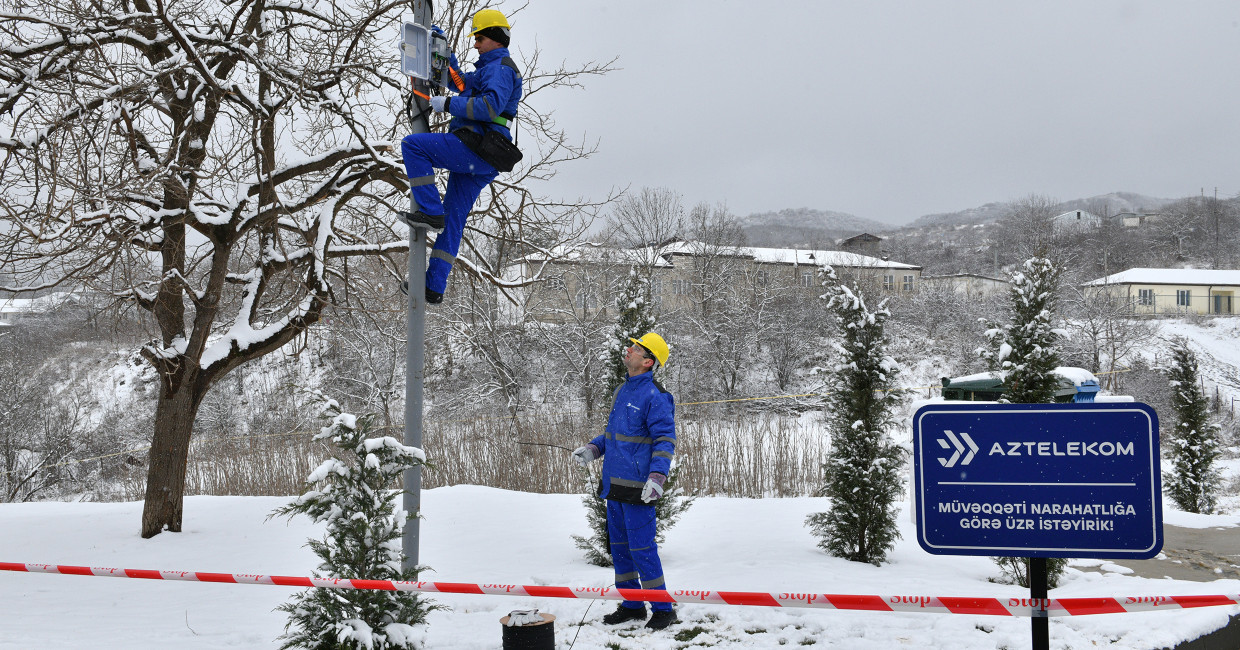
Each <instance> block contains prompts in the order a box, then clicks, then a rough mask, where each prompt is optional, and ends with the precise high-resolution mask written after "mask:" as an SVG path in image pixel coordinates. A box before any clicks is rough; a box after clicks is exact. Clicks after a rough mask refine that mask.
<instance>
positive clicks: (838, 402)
mask: <svg viewBox="0 0 1240 650" xmlns="http://www.w3.org/2000/svg"><path fill="white" fill-rule="evenodd" d="M819 277H820V278H821V280H822V283H823V286H824V287H826V293H825V294H824V295H823V298H825V299H826V301H827V306H828V308H829V309H830V310H831V311H832V312H834V314H835V320H836V323H837V324H838V325H839V329H840V333H841V336H842V341H841V342H840V343H838V344H837V345H836V353H837V358H838V362H837V363H836V365H835V368H834V372H833V373H832V374H831V376H830V379H829V380H828V391H829V397H828V403H827V408H826V417H827V420H828V426H829V428H830V429H831V452H830V454H829V455H828V456H827V462H826V463H825V464H824V465H823V472H824V474H825V476H826V483H825V484H824V485H823V486H822V488H821V489H820V490H819V492H818V494H819V496H826V497H831V509H830V510H828V511H827V512H818V513H814V514H812V515H810V516H809V517H808V518H807V519H806V525H808V526H809V527H810V528H811V530H812V531H813V533H814V535H816V536H817V537H819V538H820V541H819V542H818V546H819V547H821V548H822V549H823V550H825V551H827V552H828V553H830V554H831V555H834V556H836V557H842V558H844V559H847V560H852V561H854V562H869V563H871V564H875V565H877V564H881V563H882V562H883V560H885V559H886V557H887V553H888V551H890V550H891V549H893V548H894V547H895V543H896V540H897V539H899V537H900V533H899V530H898V529H897V527H896V512H897V507H896V504H895V501H896V499H897V498H899V496H900V493H901V490H902V486H903V477H902V475H901V471H900V470H901V468H902V467H903V464H904V462H903V461H904V458H903V457H904V451H903V449H901V448H900V447H899V445H897V444H896V443H895V441H893V440H892V439H891V437H890V436H888V435H887V431H888V430H890V429H893V428H895V427H896V426H897V422H896V407H897V406H898V405H899V402H900V397H899V393H900V391H899V389H898V386H897V384H896V377H897V376H898V375H899V373H900V365H899V364H898V363H897V362H896V361H895V359H893V358H892V357H890V356H888V354H887V346H888V339H887V334H886V332H885V331H884V326H885V325H886V323H887V319H888V317H889V316H890V312H888V311H887V310H886V309H884V308H883V307H884V305H882V304H880V305H879V308H878V309H875V310H871V309H870V308H869V307H867V306H866V304H865V297H864V296H863V295H862V293H861V288H860V286H859V285H858V284H857V283H856V282H854V283H852V285H851V286H849V285H846V284H844V283H842V282H841V281H840V279H839V277H838V276H837V275H836V273H835V270H834V269H832V268H831V267H830V266H825V267H823V268H822V269H820V270H819Z"/></svg>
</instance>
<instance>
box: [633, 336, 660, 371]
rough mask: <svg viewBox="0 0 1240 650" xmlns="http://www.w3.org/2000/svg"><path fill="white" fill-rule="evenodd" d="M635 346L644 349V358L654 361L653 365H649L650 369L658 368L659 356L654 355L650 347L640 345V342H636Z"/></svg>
mask: <svg viewBox="0 0 1240 650" xmlns="http://www.w3.org/2000/svg"><path fill="white" fill-rule="evenodd" d="M637 347H639V348H641V349H643V350H645V351H646V358H647V359H650V360H651V361H653V362H654V365H653V366H650V369H651V370H654V369H655V368H658V367H659V357H656V356H654V351H652V350H651V349H650V348H648V347H646V346H644V345H642V344H641V343H638V344H637Z"/></svg>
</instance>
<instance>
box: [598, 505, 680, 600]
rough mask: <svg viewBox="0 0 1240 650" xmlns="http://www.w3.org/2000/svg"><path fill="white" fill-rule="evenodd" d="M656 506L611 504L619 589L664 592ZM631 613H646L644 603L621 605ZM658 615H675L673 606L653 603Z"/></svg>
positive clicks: (609, 515) (609, 526)
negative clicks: (632, 611) (656, 530)
mask: <svg viewBox="0 0 1240 650" xmlns="http://www.w3.org/2000/svg"><path fill="white" fill-rule="evenodd" d="M655 526H656V524H655V516H654V506H653V505H634V504H631V503H620V502H618V501H611V500H608V501H607V534H608V535H609V536H611V561H612V564H614V565H615V567H616V586H617V587H619V588H621V589H662V590H663V591H667V586H666V584H665V583H664V580H663V564H662V563H661V562H659V546H658V545H657V544H655V541H654V536H655ZM620 605H621V606H623V607H628V608H630V609H645V608H646V604H645V603H644V602H641V601H632V600H626V601H624V602H622V603H620ZM650 609H652V610H654V611H656V612H670V611H672V604H671V603H658V602H656V603H650Z"/></svg>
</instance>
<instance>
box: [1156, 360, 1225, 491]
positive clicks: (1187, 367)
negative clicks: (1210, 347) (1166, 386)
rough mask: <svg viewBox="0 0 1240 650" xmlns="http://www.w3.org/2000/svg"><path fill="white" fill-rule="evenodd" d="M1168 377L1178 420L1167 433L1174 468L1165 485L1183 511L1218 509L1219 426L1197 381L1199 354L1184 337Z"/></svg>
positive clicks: (1168, 454)
mask: <svg viewBox="0 0 1240 650" xmlns="http://www.w3.org/2000/svg"><path fill="white" fill-rule="evenodd" d="M1167 379H1168V380H1169V382H1170V384H1171V407H1172V409H1173V410H1174V411H1175V416H1176V420H1177V421H1176V424H1175V427H1174V428H1173V429H1172V430H1171V432H1170V435H1168V436H1167V441H1168V445H1167V456H1168V459H1169V460H1170V461H1171V463H1172V466H1173V469H1172V471H1171V472H1169V473H1167V474H1165V475H1163V485H1164V486H1165V489H1166V491H1167V495H1168V496H1170V497H1171V499H1172V500H1173V501H1175V504H1176V505H1177V506H1179V507H1180V509H1181V510H1183V511H1185V512H1196V513H1206V514H1208V513H1211V512H1213V511H1214V505H1215V502H1216V499H1217V494H1218V485H1219V474H1218V470H1217V469H1216V468H1215V467H1214V461H1215V460H1216V459H1217V458H1218V456H1219V441H1218V432H1219V427H1218V425H1217V424H1214V423H1212V422H1210V415H1209V412H1208V409H1209V398H1207V397H1206V395H1205V393H1204V392H1203V391H1202V390H1201V386H1200V384H1198V383H1197V382H1198V379H1199V377H1198V366H1197V355H1196V354H1194V353H1193V351H1192V350H1191V349H1190V348H1189V347H1188V341H1186V340H1184V339H1183V338H1180V337H1177V338H1176V339H1175V340H1174V341H1173V342H1172V347H1171V367H1170V368H1169V369H1168V370H1167Z"/></svg>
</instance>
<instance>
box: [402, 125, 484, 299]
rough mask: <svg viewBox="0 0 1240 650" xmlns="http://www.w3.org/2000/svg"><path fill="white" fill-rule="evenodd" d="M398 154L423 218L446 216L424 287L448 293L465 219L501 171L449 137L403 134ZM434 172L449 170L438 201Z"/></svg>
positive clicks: (436, 239)
mask: <svg viewBox="0 0 1240 650" xmlns="http://www.w3.org/2000/svg"><path fill="white" fill-rule="evenodd" d="M400 150H401V153H402V154H403V155H404V159H405V173H406V174H407V175H408V176H409V184H410V185H411V186H412V191H413V200H414V202H416V203H417V204H418V207H419V208H420V209H421V210H422V212H424V213H426V214H431V215H439V214H442V215H444V229H443V232H442V233H439V236H438V237H436V238H435V247H434V249H433V250H432V251H431V260H430V263H429V264H427V267H426V288H427V289H430V290H431V291H436V292H438V293H443V292H444V290H446V289H447V288H448V274H449V273H451V272H452V265H453V264H455V263H456V254H457V252H458V251H459V250H460V248H461V235H463V234H464V232H465V218H466V217H468V216H469V211H470V210H471V209H473V207H474V201H477V200H478V195H479V194H482V189H483V188H484V187H486V186H487V185H488V184H490V182H491V181H493V180H495V177H496V176H498V175H499V172H497V171H495V168H494V167H492V166H491V165H490V164H488V163H487V162H486V161H484V160H483V159H481V158H479V157H478V154H476V153H474V152H472V151H470V150H469V147H466V146H465V144H464V143H462V142H461V139H460V138H458V137H456V136H455V135H452V134H451V133H414V134H412V135H407V136H405V139H404V140H402V141H401V143H400ZM436 168H439V169H446V170H448V189H447V190H446V191H445V192H444V197H443V200H442V201H441V200H440V199H439V188H438V187H436V186H435V169H436Z"/></svg>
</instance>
